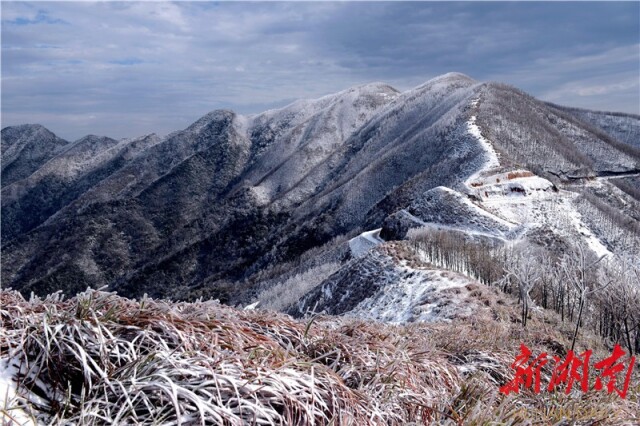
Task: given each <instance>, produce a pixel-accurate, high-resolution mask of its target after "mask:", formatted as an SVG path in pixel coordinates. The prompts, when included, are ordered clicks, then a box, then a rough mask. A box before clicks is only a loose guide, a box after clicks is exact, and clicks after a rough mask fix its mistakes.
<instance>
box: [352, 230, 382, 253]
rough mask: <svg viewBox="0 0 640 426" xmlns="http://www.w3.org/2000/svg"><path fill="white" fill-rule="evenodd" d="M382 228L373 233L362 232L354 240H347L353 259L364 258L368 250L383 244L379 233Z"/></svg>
mask: <svg viewBox="0 0 640 426" xmlns="http://www.w3.org/2000/svg"><path fill="white" fill-rule="evenodd" d="M381 230H382V228H378V229H374V230H373V231H367V232H363V233H362V234H360V235H358V236H357V237H355V238H352V239H350V240H349V249H350V250H351V255H352V256H354V257H361V256H364V255H365V254H366V253H367V252H368V251H369V250H370V249H372V248H373V247H375V246H377V245H379V244H380V243H383V242H384V240H383V239H382V238H380V231H381Z"/></svg>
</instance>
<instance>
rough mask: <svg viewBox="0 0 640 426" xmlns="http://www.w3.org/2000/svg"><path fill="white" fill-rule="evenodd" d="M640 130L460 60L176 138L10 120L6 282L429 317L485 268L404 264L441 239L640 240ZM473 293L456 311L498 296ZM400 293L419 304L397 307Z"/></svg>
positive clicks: (200, 124)
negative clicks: (472, 73) (472, 69)
mask: <svg viewBox="0 0 640 426" xmlns="http://www.w3.org/2000/svg"><path fill="white" fill-rule="evenodd" d="M639 134H640V117H638V116H632V115H621V114H613V113H600V112H593V111H583V110H574V109H570V108H564V107H560V106H557V105H550V104H545V103H543V102H540V101H538V100H536V99H534V98H532V97H530V96H529V95H527V94H525V93H523V92H521V91H519V90H517V89H515V88H512V87H509V86H505V85H502V84H497V83H481V82H477V81H475V80H473V79H471V78H469V77H467V76H465V75H462V74H458V73H450V74H446V75H443V76H440V77H437V78H435V79H432V80H430V81H428V82H426V83H425V84H423V85H420V86H418V87H416V88H414V89H411V90H408V91H406V92H402V93H401V92H398V91H397V90H395V89H394V88H392V87H390V86H389V85H386V84H383V83H373V84H367V85H363V86H358V87H354V88H351V89H348V90H345V91H342V92H339V93H336V94H333V95H328V96H325V97H322V98H320V99H316V100H303V101H298V102H295V103H293V104H291V105H289V106H286V107H284V108H282V109H277V110H270V111H266V112H264V113H261V114H257V115H252V116H242V115H238V114H235V113H234V112H232V111H227V110H218V111H213V112H211V113H209V114H207V115H205V116H204V117H202V118H200V119H199V120H197V121H196V122H195V123H194V124H192V125H191V126H189V127H188V128H186V129H184V130H181V131H177V132H174V133H172V134H170V135H168V136H165V137H158V136H157V135H147V136H142V137H139V138H133V139H124V140H120V141H116V140H113V139H110V138H106V137H97V136H87V137H84V138H82V139H80V140H78V141H76V142H73V143H69V142H66V141H63V140H61V139H59V138H57V137H56V136H55V135H53V134H51V133H50V132H48V131H47V130H46V129H44V128H42V127H41V126H37V125H24V126H17V127H8V128H5V129H3V130H2V155H3V157H2V160H3V163H2V285H3V286H10V287H14V288H16V289H19V290H21V291H22V292H23V293H29V292H31V291H34V292H36V293H38V294H46V293H50V292H51V291H54V290H58V289H61V290H64V291H65V292H68V293H76V292H79V291H83V290H85V289H86V287H88V286H90V287H102V286H105V285H106V286H108V287H109V288H110V289H112V290H116V291H118V292H120V293H121V294H123V295H126V296H129V297H138V296H141V295H143V294H144V293H148V294H149V295H151V296H156V297H171V298H177V299H192V298H196V297H199V296H204V297H214V298H219V299H221V301H223V302H226V303H231V304H248V303H250V302H253V301H255V300H259V299H260V297H261V295H264V294H267V293H265V292H268V291H272V293H271V294H277V295H279V296H278V297H285V296H286V297H287V298H288V299H287V303H284V302H283V303H279V306H281V307H286V309H289V310H290V311H291V312H294V311H297V312H298V313H300V312H306V311H308V310H314V309H318V310H325V311H328V312H333V311H335V310H336V309H338V308H337V307H338V306H342V307H343V308H341V309H342V310H341V311H340V313H348V312H351V313H352V314H354V315H356V314H357V315H361V316H362V315H364V316H366V315H374V314H372V312H373V313H375V312H378V314H375V315H374V316H375V317H376V318H379V319H388V320H397V319H398V318H404V319H405V320H406V319H407V318H410V317H411V318H422V319H428V318H430V315H431V314H430V312H433V306H435V305H433V304H434V303H436V304H437V303H439V302H438V301H439V300H441V298H442V297H443V296H442V295H443V294H445V295H446V294H450V293H452V292H457V294H463V295H464V294H466V293H470V292H472V291H473V290H468V289H469V288H473V286H474V285H476V284H474V280H475V279H476V278H477V277H475V278H474V276H473V274H471V273H470V272H469V271H467V272H469V273H466V274H465V271H456V272H451V271H447V269H451V268H450V267H448V266H447V265H444V264H438V263H437V262H435V263H434V259H432V258H430V259H423V260H424V262H427V263H429V262H430V264H431V266H430V269H429V268H427V269H425V268H424V267H422V266H419V265H413V266H411V265H408V264H407V263H406V262H407V260H406V259H405V260H402V259H400V260H399V258H398V256H397V253H398V250H400V249H398V247H404V249H402V250H400V252H403V253H404V252H405V251H406V250H409V249H408V248H407V247H409V246H410V245H411V243H410V242H411V241H413V240H415V238H421V236H423V235H424V234H425V233H429V232H439V233H442V232H444V233H448V234H450V235H456V238H458V237H460V238H463V239H464V241H469V242H470V244H476V243H477V244H485V245H489V246H490V247H498V246H500V247H507V246H510V245H514V244H519V243H521V242H522V241H529V242H532V243H535V244H537V245H538V246H540V247H545V246H548V247H552V246H553V249H554V250H562V247H564V246H563V243H562V242H563V241H574V240H576V239H577V240H580V241H583V242H584V244H586V245H587V246H588V247H589V248H590V249H591V250H592V251H593V252H594V253H595V254H598V255H608V254H612V253H623V252H625V251H627V252H628V251H629V250H636V251H640V243H639V241H640V225H639V224H640V213H639V212H640V204H639V203H640V195H639V193H640V190H639V189H638V188H639V185H638V183H639V180H638V179H639V178H638V175H639V173H640V150H639V149H638V142H637V135H639ZM541 236H544V238H542V237H541ZM391 241H396V242H391ZM544 241H560V243H558V244H551V243H548V244H547V243H545V242H544ZM390 244H391V245H390ZM394 244H396V245H394ZM393 247H395V248H393ZM558 247H560V248H558ZM403 250H405V251H403ZM409 251H411V250H409ZM394 253H395V254H394ZM420 256H421V254H420V253H419V252H415V253H413V254H412V255H411V256H410V257H412V258H413V257H416V258H420ZM310 271H311V272H310ZM314 271H315V272H314ZM305 274H306V275H305ZM311 275H313V279H309V277H310V276H311ZM300 276H305V277H306V278H305V280H306V282H308V283H312V284H308V285H306V286H300V285H298V284H297V278H296V277H300ZM375 277H386V278H385V279H378V278H375ZM284 283H288V284H287V286H291V290H290V291H288V292H286V293H283V292H282V291H281V287H282V286H283V285H284ZM350 285H353V286H354V287H353V288H347V287H346V286H350ZM470 285H471V287H469V286H470ZM278 286H280V287H278ZM274 289H280V290H278V291H275V290H274ZM357 289H360V290H357ZM456 289H458V290H456ZM361 290H362V291H361ZM365 290H366V291H365ZM442 292H444V293H442ZM345 294H348V295H349V296H348V297H347V296H345ZM337 295H341V296H339V297H340V298H339V299H336V298H337V297H338V296H337ZM393 295H396V296H393ZM405 296H406V297H405ZM343 297H344V298H346V299H341V298H343ZM400 299H402V302H400ZM471 299H473V297H471V298H470V301H467V302H465V300H466V299H465V298H462V299H460V300H461V302H460V306H461V307H460V309H458V310H456V309H457V308H456V309H452V310H446V312H448V313H447V315H449V316H451V317H456V316H460V315H463V314H464V312H467V311H468V309H467V308H468V307H469V306H477V307H478V309H480V308H481V303H480V302H477V300H475V299H474V300H475V301H473V300H471ZM347 301H348V303H347ZM429 301H431V302H429ZM394 304H401V305H402V306H404V307H405V308H406V309H405V310H404V311H402V312H400V311H398V312H395V313H394V315H395V316H393V315H392V316H393V318H391V317H389V315H390V313H389V312H391V311H393V309H391V308H389V309H391V310H385V309H387V308H384V307H385V306H387V307H389V306H393V305H394ZM454 305H455V303H454ZM398 306H400V305H398ZM456 306H457V305H456ZM469 309H470V308H469ZM336 312H337V311H336ZM366 312H368V313H369V314H365V313H366ZM408 312H412V314H411V315H409V313H408Z"/></svg>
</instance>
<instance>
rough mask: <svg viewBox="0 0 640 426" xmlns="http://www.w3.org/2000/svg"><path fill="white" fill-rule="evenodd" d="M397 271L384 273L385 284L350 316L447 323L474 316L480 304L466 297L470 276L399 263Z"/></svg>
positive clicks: (389, 321) (392, 320)
mask: <svg viewBox="0 0 640 426" xmlns="http://www.w3.org/2000/svg"><path fill="white" fill-rule="evenodd" d="M395 269H396V271H395V272H396V274H398V275H399V276H400V277H401V278H400V279H397V278H394V279H391V278H393V277H395V274H387V275H383V276H382V277H381V279H383V280H385V283H384V286H383V287H382V288H381V289H380V291H378V292H377V293H376V294H375V295H373V296H372V297H369V298H367V299H364V300H363V301H361V302H360V303H359V304H358V305H357V306H356V307H355V308H354V309H353V310H351V311H350V312H349V313H348V314H347V315H348V316H352V317H357V318H362V319H371V320H376V321H383V322H387V323H392V324H406V323H409V322H416V321H418V322H436V321H444V322H448V321H451V320H452V319H454V318H458V317H461V316H469V315H473V313H474V311H475V310H476V309H477V306H474V305H473V304H472V303H469V302H468V301H467V300H465V299H466V298H465V296H466V293H467V290H466V289H465V288H464V287H465V286H467V285H469V284H471V283H473V281H472V280H470V279H469V278H467V277H465V276H463V275H460V274H456V273H453V272H450V271H443V270H432V269H415V268H411V267H409V266H406V265H397V266H396V268H395Z"/></svg>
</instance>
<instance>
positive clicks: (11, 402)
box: [0, 358, 36, 426]
mask: <svg viewBox="0 0 640 426" xmlns="http://www.w3.org/2000/svg"><path fill="white" fill-rule="evenodd" d="M19 372H20V369H19V366H18V365H17V361H16V360H15V359H14V358H0V423H2V424H3V425H4V424H9V425H12V424H15V425H20V426H29V425H35V424H36V423H35V422H34V420H33V418H32V417H31V416H29V415H28V414H27V413H26V412H25V411H24V410H23V409H22V408H20V406H19V405H18V402H19V400H20V399H22V398H20V397H19V396H18V395H17V385H16V382H15V378H16V376H17V375H18V373H19Z"/></svg>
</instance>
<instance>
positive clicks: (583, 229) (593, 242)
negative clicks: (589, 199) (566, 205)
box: [567, 206, 612, 257]
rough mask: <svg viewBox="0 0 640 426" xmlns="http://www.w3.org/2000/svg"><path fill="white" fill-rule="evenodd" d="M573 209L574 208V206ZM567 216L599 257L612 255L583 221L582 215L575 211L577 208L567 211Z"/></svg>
mask: <svg viewBox="0 0 640 426" xmlns="http://www.w3.org/2000/svg"><path fill="white" fill-rule="evenodd" d="M572 207H573V206H572ZM567 216H568V217H569V219H570V220H571V224H572V225H573V226H574V227H575V229H576V230H577V231H578V233H579V234H580V235H582V238H583V240H584V241H585V242H586V243H587V246H588V247H589V248H590V249H591V250H592V251H593V252H594V253H595V254H596V255H597V256H598V257H601V256H609V255H611V254H612V253H611V252H610V251H609V249H607V247H605V245H604V244H602V242H600V240H599V239H598V238H597V237H596V236H595V235H594V234H593V232H591V230H590V229H589V228H588V227H587V226H586V225H585V223H584V222H583V221H582V215H581V214H580V213H579V212H578V210H576V209H575V207H573V208H570V209H568V210H567Z"/></svg>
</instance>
